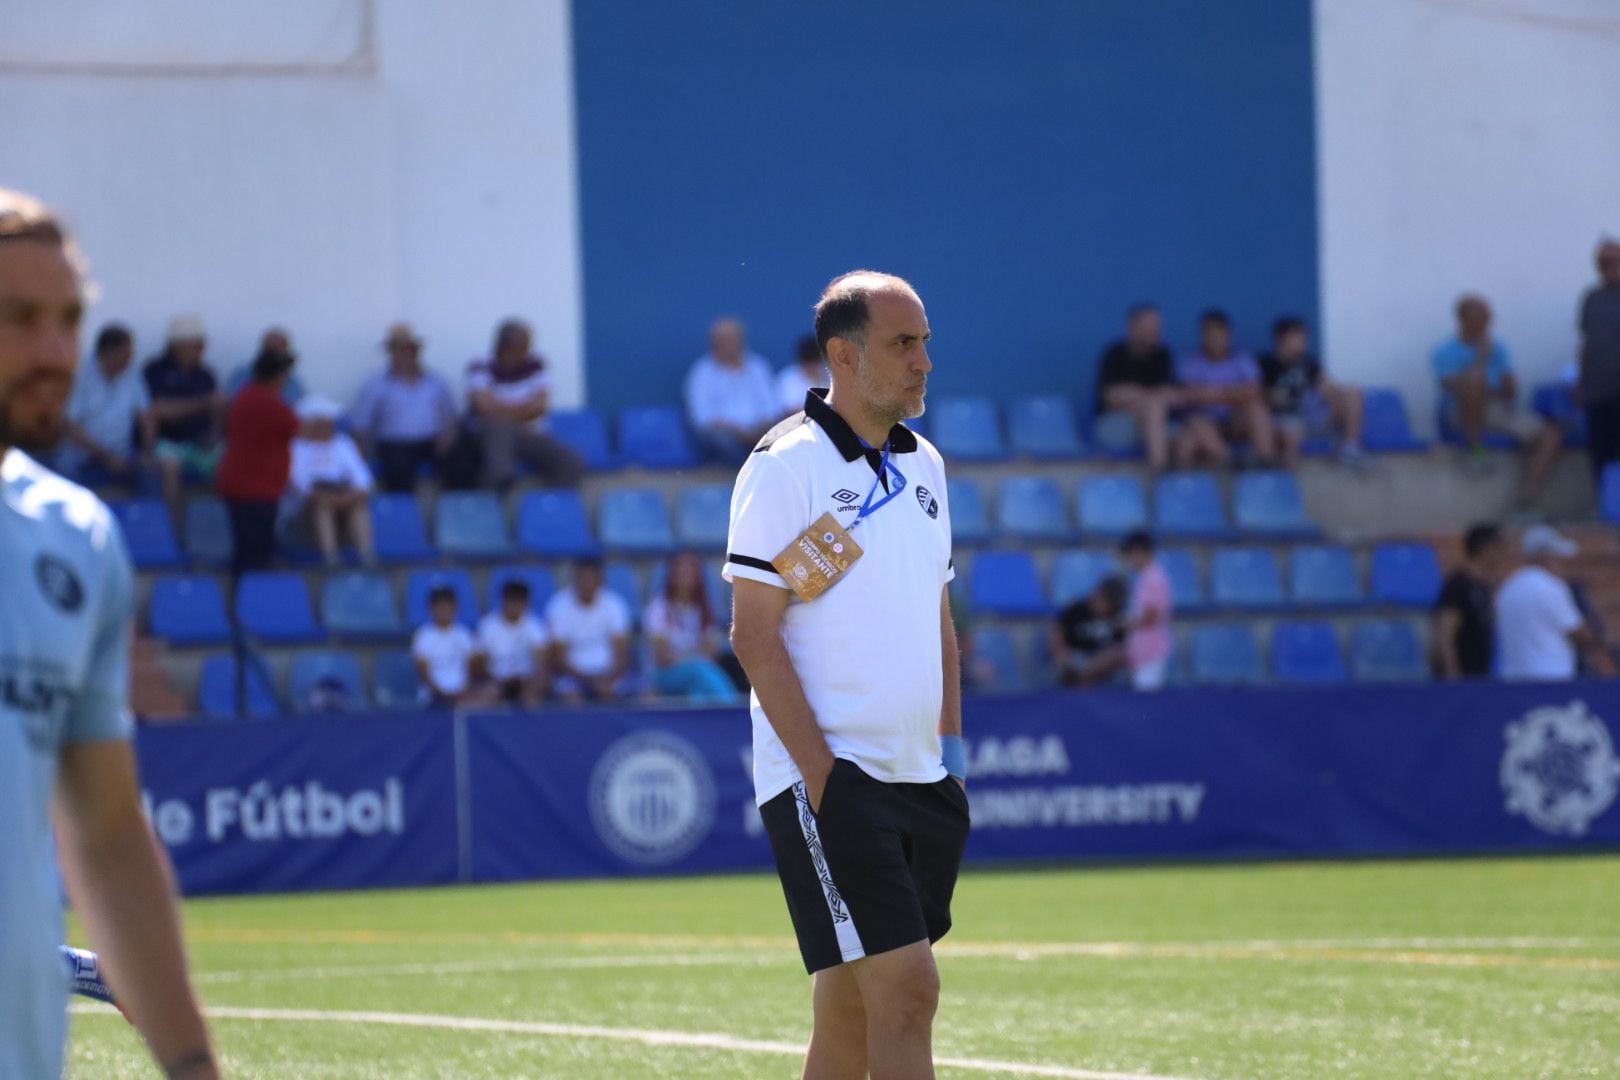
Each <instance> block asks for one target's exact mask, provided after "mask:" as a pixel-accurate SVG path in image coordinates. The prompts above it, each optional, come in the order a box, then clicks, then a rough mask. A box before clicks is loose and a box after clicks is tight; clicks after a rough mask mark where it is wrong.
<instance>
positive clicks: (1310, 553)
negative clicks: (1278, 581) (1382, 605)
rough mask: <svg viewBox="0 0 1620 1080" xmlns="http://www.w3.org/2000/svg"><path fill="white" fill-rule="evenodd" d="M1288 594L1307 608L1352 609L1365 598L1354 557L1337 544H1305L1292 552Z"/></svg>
mask: <svg viewBox="0 0 1620 1080" xmlns="http://www.w3.org/2000/svg"><path fill="white" fill-rule="evenodd" d="M1292 562H1293V565H1292V566H1291V568H1290V570H1289V589H1288V592H1289V594H1290V595H1291V596H1292V597H1293V598H1294V603H1296V604H1301V605H1305V606H1308V607H1353V606H1355V605H1357V604H1360V603H1362V602H1363V601H1364V600H1365V599H1366V595H1365V594H1364V593H1363V592H1362V590H1361V575H1360V574H1359V573H1357V572H1356V560H1355V556H1353V555H1351V554H1350V549H1349V548H1347V547H1344V546H1343V545H1341V544H1305V545H1301V546H1299V547H1296V548H1295V549H1294V551H1293V560H1292Z"/></svg>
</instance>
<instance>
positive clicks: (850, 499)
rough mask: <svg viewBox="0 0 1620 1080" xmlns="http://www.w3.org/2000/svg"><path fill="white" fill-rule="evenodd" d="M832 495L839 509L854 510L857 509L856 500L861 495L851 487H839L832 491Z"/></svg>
mask: <svg viewBox="0 0 1620 1080" xmlns="http://www.w3.org/2000/svg"><path fill="white" fill-rule="evenodd" d="M832 497H833V501H834V502H836V503H838V509H840V510H853V509H855V500H856V499H859V498H860V497H861V496H860V494H859V493H858V492H854V491H851V490H849V488H839V489H838V490H837V491H835V492H833V493H832Z"/></svg>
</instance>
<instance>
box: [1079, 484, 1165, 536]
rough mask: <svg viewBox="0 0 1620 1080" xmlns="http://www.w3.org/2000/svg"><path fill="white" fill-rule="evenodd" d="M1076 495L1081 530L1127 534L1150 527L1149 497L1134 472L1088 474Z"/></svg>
mask: <svg viewBox="0 0 1620 1080" xmlns="http://www.w3.org/2000/svg"><path fill="white" fill-rule="evenodd" d="M1075 498H1076V503H1075V505H1076V507H1077V512H1076V516H1077V517H1078V518H1079V519H1080V530H1081V532H1090V533H1101V534H1103V535H1105V536H1124V535H1125V534H1126V533H1128V532H1131V531H1133V530H1135V529H1145V528H1147V523H1148V518H1147V497H1146V496H1145V495H1144V494H1143V493H1142V482H1141V481H1140V480H1138V479H1137V478H1136V477H1134V476H1127V475H1121V474H1113V473H1110V474H1104V475H1101V476H1088V477H1086V478H1084V479H1083V480H1081V481H1080V487H1079V490H1078V492H1077V493H1076V496H1075Z"/></svg>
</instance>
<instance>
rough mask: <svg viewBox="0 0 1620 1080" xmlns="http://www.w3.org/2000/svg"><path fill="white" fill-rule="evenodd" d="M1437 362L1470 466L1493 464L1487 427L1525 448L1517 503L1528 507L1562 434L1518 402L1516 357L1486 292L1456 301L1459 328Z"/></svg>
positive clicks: (1485, 467) (1447, 407)
mask: <svg viewBox="0 0 1620 1080" xmlns="http://www.w3.org/2000/svg"><path fill="white" fill-rule="evenodd" d="M1433 364H1434V374H1435V378H1437V379H1438V380H1439V381H1440V388H1441V396H1442V401H1443V405H1442V407H1443V408H1444V410H1445V415H1446V420H1447V423H1449V424H1450V425H1451V426H1452V427H1454V428H1456V429H1457V430H1458V431H1459V432H1461V433H1462V437H1463V441H1464V443H1465V451H1464V457H1463V467H1464V468H1465V469H1467V470H1468V471H1470V472H1484V471H1488V470H1489V468H1490V459H1489V458H1488V457H1487V456H1486V455H1485V445H1484V438H1485V434H1486V433H1487V432H1492V433H1496V434H1501V435H1507V436H1509V437H1511V438H1512V439H1513V440H1514V441H1516V442H1518V443H1519V444H1520V445H1522V446H1524V447H1525V448H1526V450H1527V456H1526V458H1525V464H1524V470H1523V472H1522V473H1521V474H1520V477H1519V490H1518V497H1517V508H1518V511H1519V512H1521V513H1523V512H1527V511H1528V510H1529V509H1530V507H1531V506H1532V504H1533V503H1534V502H1535V498H1536V496H1537V495H1538V494H1540V492H1541V489H1542V488H1543V486H1545V484H1546V481H1547V476H1548V475H1549V474H1550V473H1551V472H1552V467H1553V465H1555V464H1556V463H1557V461H1558V454H1559V452H1560V451H1561V450H1562V449H1563V438H1562V436H1561V435H1560V434H1559V431H1558V428H1557V427H1556V426H1554V425H1552V424H1549V423H1548V422H1547V421H1545V420H1543V419H1542V418H1541V417H1539V416H1537V415H1536V414H1535V413H1534V412H1532V411H1531V410H1529V409H1524V408H1520V407H1519V404H1518V396H1519V384H1518V379H1517V378H1515V376H1514V374H1513V362H1512V361H1511V360H1510V359H1509V358H1508V351H1507V349H1506V348H1505V347H1504V346H1503V345H1502V343H1501V342H1500V341H1498V340H1496V338H1495V337H1493V336H1492V335H1491V306H1490V304H1488V303H1486V302H1485V299H1484V298H1483V297H1480V296H1473V295H1469V296H1464V297H1463V298H1462V299H1460V300H1458V301H1457V334H1456V336H1455V337H1453V338H1450V339H1449V340H1446V341H1443V342H1441V343H1440V344H1439V345H1438V346H1436V348H1435V350H1434V357H1433Z"/></svg>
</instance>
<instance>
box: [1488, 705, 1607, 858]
mask: <svg viewBox="0 0 1620 1080" xmlns="http://www.w3.org/2000/svg"><path fill="white" fill-rule="evenodd" d="M1502 737H1503V738H1504V739H1505V740H1506V742H1507V749H1506V750H1505V751H1504V752H1503V754H1502V773H1501V775H1502V791H1503V794H1504V795H1505V797H1506V807H1507V812H1508V813H1510V814H1519V815H1521V816H1522V817H1524V818H1525V819H1526V820H1527V821H1529V822H1530V824H1532V825H1534V826H1535V827H1536V828H1538V829H1540V830H1542V831H1543V832H1547V833H1551V834H1552V835H1554V836H1584V835H1585V834H1586V830H1587V829H1588V828H1589V827H1590V826H1591V824H1592V822H1593V821H1595V820H1597V818H1598V817H1599V816H1600V815H1601V814H1602V813H1603V812H1604V811H1605V810H1607V809H1608V808H1609V807H1610V806H1611V805H1612V804H1613V803H1614V800H1615V796H1616V795H1617V794H1620V757H1616V756H1615V752H1614V740H1613V739H1612V738H1611V737H1610V736H1609V729H1608V728H1607V727H1605V726H1604V724H1603V721H1602V720H1600V719H1599V718H1598V717H1596V716H1593V715H1592V713H1591V710H1589V709H1588V708H1587V707H1586V703H1585V702H1582V701H1572V702H1570V703H1569V704H1568V705H1545V706H1543V707H1541V708H1539V709H1532V710H1531V711H1530V712H1528V713H1526V714H1525V715H1524V716H1522V717H1520V718H1519V719H1518V720H1514V721H1512V722H1511V723H1509V724H1508V725H1507V727H1506V728H1504V729H1503V731H1502Z"/></svg>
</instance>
